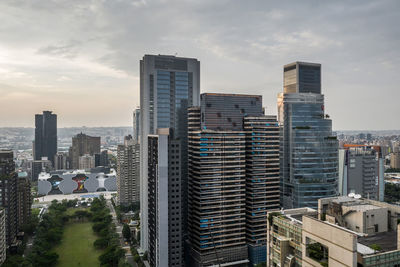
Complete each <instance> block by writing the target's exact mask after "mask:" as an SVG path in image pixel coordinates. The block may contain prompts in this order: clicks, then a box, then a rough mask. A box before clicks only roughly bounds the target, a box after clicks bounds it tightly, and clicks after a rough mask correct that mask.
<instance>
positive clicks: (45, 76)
mask: <svg viewBox="0 0 400 267" xmlns="http://www.w3.org/2000/svg"><path fill="white" fill-rule="evenodd" d="M0 10H2V13H1V14H0V19H1V21H2V24H1V25H0V74H1V75H0V83H3V84H10V85H12V86H14V87H15V88H17V89H15V90H28V91H29V92H31V91H34V90H36V92H37V94H38V95H39V94H42V93H43V94H45V92H48V91H49V90H51V91H52V94H50V95H48V96H47V97H46V100H47V101H50V102H52V101H53V102H54V103H56V102H57V103H59V105H67V103H64V102H65V101H64V102H59V101H58V98H59V97H60V96H61V95H63V93H71V95H72V96H74V97H77V98H79V99H81V100H82V103H84V102H86V103H90V102H93V101H94V100H93V98H92V96H93V95H96V96H101V95H102V94H103V93H104V96H105V97H112V98H113V103H115V105H117V106H118V109H119V110H121V111H122V110H126V113H127V114H129V115H127V116H130V114H131V110H132V107H135V106H136V105H138V104H139V99H138V95H139V93H138V90H139V81H138V77H139V60H140V59H141V58H142V56H143V55H144V54H175V53H178V56H188V57H196V58H198V59H199V60H200V61H201V67H202V70H201V73H202V80H201V86H202V90H203V91H208V92H210V91H219V92H235V93H240V92H242V93H246V92H248V91H252V92H255V93H259V94H262V95H263V98H264V105H265V106H267V110H269V111H270V112H271V113H275V112H276V94H277V93H278V92H279V91H281V90H282V89H281V87H282V66H283V65H284V64H287V63H289V62H292V61H295V60H302V61H315V62H320V63H322V67H323V76H322V77H323V91H324V93H325V94H326V101H327V104H326V106H327V109H328V110H329V113H330V115H331V118H333V120H334V126H335V127H336V128H338V129H349V128H368V127H370V128H371V127H374V128H382V129H383V128H393V127H394V126H393V125H392V124H390V121H396V118H395V116H394V115H392V114H398V113H399V111H400V110H399V109H400V107H399V106H398V105H397V104H396V102H395V99H398V98H399V97H400V93H399V91H398V88H397V87H398V86H397V85H398V84H399V83H400V78H399V76H398V75H397V71H396V70H397V69H399V68H400V55H399V54H400V52H399V50H398V47H399V45H400V42H399V38H400V28H399V27H397V26H396V25H397V24H398V13H399V11H400V4H399V2H398V1H397V0H387V1H384V2H383V1H373V0H362V1H361V0H359V1H351V2H349V1H330V2H320V1H313V0H306V1H279V2H278V1H262V0H256V1H245V2H243V1H236V0H221V1H211V0H204V1H195V0H190V1H178V0H170V1H163V0H147V1H144V0H114V1H110V0H91V1H89V0H86V1H81V0H57V1H56V0H54V1H28V0H5V1H1V2H0ZM20 88H25V89H20ZM377 88H379V89H377ZM107 90H110V91H112V92H113V94H112V95H109V94H108V93H106V91H107ZM96 92H100V94H96ZM128 92H129V96H127V95H126V94H127V93H128ZM361 95H362V96H363V98H366V99H373V100H375V102H374V105H372V104H371V103H367V102H365V101H364V102H363V101H357V99H359V97H360V96H361ZM122 96H124V97H125V99H122ZM385 96H390V97H386V98H385ZM126 98H128V99H129V98H130V99H129V101H128V100H127V99H126ZM71 101H72V102H74V100H71ZM96 101H102V100H101V98H100V97H96ZM105 101H110V99H105ZM80 103H81V102H80ZM118 103H121V104H118ZM380 103H382V104H380ZM383 103H385V104H383ZM35 105H37V108H38V109H39V111H40V109H42V107H43V108H44V107H45V106H46V103H45V102H43V103H40V102H39V101H38V102H37V103H36V104H35ZM121 105H123V106H121ZM388 107H390V113H389V112H388V111H387V108H388ZM92 108H93V109H94V110H93V114H94V113H95V114H103V115H104V114H105V113H107V112H108V111H106V110H104V108H103V107H102V106H101V105H97V106H96V105H92ZM63 110H65V112H67V113H68V112H69V114H72V112H71V111H68V109H67V108H65V109H64V107H63ZM354 110H356V111H357V112H354ZM4 111H5V109H4V107H1V106H0V113H1V112H3V113H4ZM27 112H28V111H27ZM91 114H92V113H91ZM367 114H368V116H367ZM24 116H27V113H26V114H25V115H24ZM387 116H389V117H388V119H387V120H380V119H379V118H382V117H387ZM104 118H106V116H104ZM107 118H108V117H107ZM119 118H121V119H119ZM122 118H124V119H122ZM20 119H21V117H15V120H14V121H18V120H20ZM371 119H372V120H375V121H377V123H376V124H374V125H373V126H371V125H370V123H369V122H368V121H370V120H371ZM0 121H2V120H1V118H0ZM91 121H92V122H93V123H94V122H95V121H96V120H93V118H92V117H90V116H89V115H84V114H83V115H82V116H80V117H79V120H76V121H73V120H69V122H71V123H76V125H77V126H79V125H82V124H85V125H89V123H88V122H91ZM0 123H3V122H0ZM96 123H97V122H96ZM104 123H105V124H107V123H108V124H115V123H118V124H120V125H128V124H129V122H128V120H126V117H123V116H118V117H117V118H113V119H107V121H104ZM60 125H63V122H62V121H61V122H60ZM68 126H72V125H68ZM396 127H397V128H398V126H396Z"/></svg>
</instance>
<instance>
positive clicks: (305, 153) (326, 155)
mask: <svg viewBox="0 0 400 267" xmlns="http://www.w3.org/2000/svg"><path fill="white" fill-rule="evenodd" d="M291 65H293V64H289V65H286V66H285V70H286V68H287V66H289V67H290V66H291ZM318 65H319V64H313V63H298V62H297V63H296V68H298V67H299V66H300V70H299V72H298V73H299V74H300V76H301V75H303V76H304V77H299V78H298V79H299V80H300V81H302V83H301V82H300V83H299V86H300V91H307V92H303V93H302V92H301V93H286V92H285V93H281V94H279V96H278V113H279V122H280V127H281V137H280V176H281V179H280V183H281V185H280V187H281V205H282V206H283V207H284V208H300V207H310V208H317V206H318V199H319V198H325V197H332V196H336V195H337V192H338V141H337V139H336V137H335V136H332V121H331V120H330V119H328V116H327V115H325V111H324V96H323V95H321V94H320V93H314V92H320V91H321V90H320V86H318V84H319V83H320V74H318V72H320V66H319V67H318ZM303 67H304V69H303V70H301V69H302V68H303ZM318 69H319V70H318ZM284 91H285V89H284Z"/></svg>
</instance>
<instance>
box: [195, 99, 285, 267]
mask: <svg viewBox="0 0 400 267" xmlns="http://www.w3.org/2000/svg"><path fill="white" fill-rule="evenodd" d="M188 130H189V216H188V224H189V227H188V230H189V240H190V242H189V246H190V247H191V249H190V256H191V257H190V258H191V262H190V266H210V265H219V264H232V265H234V264H237V265H239V264H246V263H247V262H249V261H250V262H251V263H252V264H258V263H260V262H264V261H265V258H266V253H265V252H266V229H267V228H266V222H267V217H266V216H267V215H266V212H267V211H270V210H277V209H279V127H278V125H277V120H276V117H275V116H265V115H264V112H263V108H262V97H261V96H259V95H233V94H211V93H206V94H202V95H201V104H200V107H193V108H190V109H189V121H188Z"/></svg>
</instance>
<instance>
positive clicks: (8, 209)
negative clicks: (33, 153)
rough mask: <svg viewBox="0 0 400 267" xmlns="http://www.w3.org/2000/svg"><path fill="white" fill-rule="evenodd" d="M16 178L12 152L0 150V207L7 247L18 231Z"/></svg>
mask: <svg viewBox="0 0 400 267" xmlns="http://www.w3.org/2000/svg"><path fill="white" fill-rule="evenodd" d="M17 179H18V175H17V173H16V172H15V163H14V155H13V152H12V151H10V150H0V207H3V208H4V210H5V213H6V241H7V242H6V244H7V247H9V246H11V245H13V244H14V243H15V242H16V237H17V233H18V215H17Z"/></svg>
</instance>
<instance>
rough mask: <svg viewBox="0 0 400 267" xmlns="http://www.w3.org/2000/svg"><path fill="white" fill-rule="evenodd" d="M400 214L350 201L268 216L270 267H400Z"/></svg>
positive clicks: (330, 201) (362, 201) (369, 202)
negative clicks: (399, 241) (399, 223)
mask: <svg viewBox="0 0 400 267" xmlns="http://www.w3.org/2000/svg"><path fill="white" fill-rule="evenodd" d="M399 216H400V208H399V207H398V206H395V205H390V204H387V203H384V202H378V201H373V200H367V199H360V198H358V199H355V198H350V197H347V196H344V197H334V198H325V199H320V200H319V202H318V212H317V211H316V210H312V209H309V208H298V209H291V210H282V211H280V212H275V213H269V214H268V261H267V266H315V267H317V266H318V267H319V266H351V267H353V266H354V267H356V266H364V267H369V266H371V267H372V266H397V265H399V264H400V247H399V246H400V245H399V243H398V240H399V226H398V224H397V222H398V219H399Z"/></svg>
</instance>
